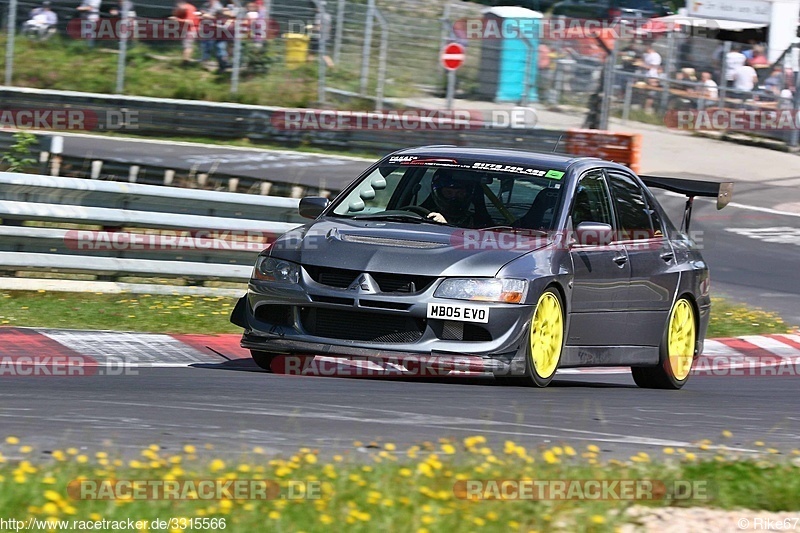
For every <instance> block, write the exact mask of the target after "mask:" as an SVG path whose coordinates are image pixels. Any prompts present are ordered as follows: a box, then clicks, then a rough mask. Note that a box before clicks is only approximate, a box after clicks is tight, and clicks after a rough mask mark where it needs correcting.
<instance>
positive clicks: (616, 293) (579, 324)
mask: <svg viewBox="0 0 800 533" xmlns="http://www.w3.org/2000/svg"><path fill="white" fill-rule="evenodd" d="M580 222H600V223H603V224H609V225H610V226H611V227H612V229H613V228H614V227H615V215H614V208H613V204H612V203H611V195H610V193H609V187H608V183H607V179H606V176H605V174H604V173H603V171H602V170H601V169H595V170H590V171H588V172H586V173H585V174H584V175H583V176H581V178H580V181H579V182H578V186H577V188H576V194H575V196H574V199H573V203H572V206H571V208H570V221H569V224H570V225H571V226H572V228H573V230H574V228H576V227H577V225H578V224H579V223H580ZM613 233H614V234H616V231H614V232H613ZM570 242H571V244H570V259H571V260H572V267H573V280H572V298H571V302H570V307H569V308H570V326H569V332H568V334H567V344H569V345H573V346H614V345H618V344H619V331H620V330H621V329H624V328H625V327H627V326H626V322H627V319H626V317H625V313H626V308H625V306H624V303H625V302H624V298H625V296H626V294H627V291H628V283H629V278H630V266H629V265H628V257H627V253H626V251H625V247H624V246H623V245H621V244H617V243H616V242H613V241H612V242H611V243H610V244H594V245H592V244H581V243H579V242H577V240H574V239H571V241H570Z"/></svg>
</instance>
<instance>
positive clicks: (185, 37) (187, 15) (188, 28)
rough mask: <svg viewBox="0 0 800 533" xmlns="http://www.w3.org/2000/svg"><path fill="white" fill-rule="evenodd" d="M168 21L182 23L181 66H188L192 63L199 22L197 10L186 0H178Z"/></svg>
mask: <svg viewBox="0 0 800 533" xmlns="http://www.w3.org/2000/svg"><path fill="white" fill-rule="evenodd" d="M170 19H172V20H179V21H181V23H182V24H181V39H182V42H183V64H184V65H188V64H190V63H192V54H193V53H194V41H195V40H196V39H197V25H198V23H199V22H200V16H199V15H198V13H197V8H196V7H194V6H193V5H192V4H190V3H189V2H187V1H186V0H178V1H177V2H175V10H174V11H173V12H172V16H171V17H170Z"/></svg>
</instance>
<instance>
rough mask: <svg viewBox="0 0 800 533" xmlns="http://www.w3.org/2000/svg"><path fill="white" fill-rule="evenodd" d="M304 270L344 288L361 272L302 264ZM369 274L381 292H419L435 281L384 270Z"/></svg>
mask: <svg viewBox="0 0 800 533" xmlns="http://www.w3.org/2000/svg"><path fill="white" fill-rule="evenodd" d="M303 268H305V269H306V272H308V275H309V276H311V279H313V280H314V281H316V282H317V283H320V284H322V285H328V286H329V287H338V288H340V289H346V288H347V287H349V286H350V285H351V284H352V283H353V282H354V281H355V280H356V278H358V276H360V275H361V274H362V273H361V272H359V271H358V270H346V269H343V268H329V267H319V266H313V265H304V267H303ZM369 275H370V276H372V278H373V279H374V280H375V282H376V283H377V284H378V286H379V287H380V290H381V292H403V293H409V294H410V293H415V292H421V291H424V290H425V289H427V288H428V287H430V285H431V283H433V282H434V281H436V277H434V276H417V275H413V274H387V273H385V272H369Z"/></svg>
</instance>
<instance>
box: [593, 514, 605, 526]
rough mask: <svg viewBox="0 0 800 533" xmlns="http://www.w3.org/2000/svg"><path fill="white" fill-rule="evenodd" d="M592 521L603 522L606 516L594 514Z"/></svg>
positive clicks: (594, 522) (595, 522)
mask: <svg viewBox="0 0 800 533" xmlns="http://www.w3.org/2000/svg"><path fill="white" fill-rule="evenodd" d="M592 523H593V524H605V523H606V518H605V517H604V516H602V515H599V514H596V515H593V516H592Z"/></svg>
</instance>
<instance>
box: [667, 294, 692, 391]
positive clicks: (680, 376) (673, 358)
mask: <svg viewBox="0 0 800 533" xmlns="http://www.w3.org/2000/svg"><path fill="white" fill-rule="evenodd" d="M696 337H697V332H696V331H695V319H694V308H692V304H690V303H689V302H688V301H687V300H686V299H683V298H682V299H680V300H678V301H677V302H676V303H675V307H673V308H672V314H671V315H670V318H669V338H668V340H667V346H668V350H669V365H670V369H671V370H672V375H673V376H674V377H675V379H677V380H679V381H685V380H686V378H687V377H689V371H690V370H691V369H692V359H693V358H694V345H695V339H696Z"/></svg>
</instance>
